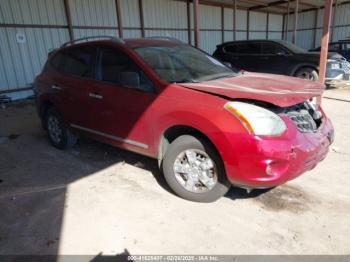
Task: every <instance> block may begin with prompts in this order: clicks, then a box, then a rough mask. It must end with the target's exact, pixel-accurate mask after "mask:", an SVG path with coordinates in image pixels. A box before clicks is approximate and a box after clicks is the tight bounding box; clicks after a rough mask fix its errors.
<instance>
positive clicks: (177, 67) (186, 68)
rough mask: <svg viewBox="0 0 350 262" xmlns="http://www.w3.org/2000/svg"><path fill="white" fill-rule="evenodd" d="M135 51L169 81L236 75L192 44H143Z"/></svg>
mask: <svg viewBox="0 0 350 262" xmlns="http://www.w3.org/2000/svg"><path fill="white" fill-rule="evenodd" d="M135 51H136V52H137V53H138V54H139V55H140V56H141V58H143V60H144V61H145V62H146V63H147V64H148V65H149V66H150V67H151V68H152V69H153V70H154V71H155V72H156V73H157V74H158V76H159V77H160V78H161V79H163V80H164V81H167V82H169V83H173V82H177V83H184V82H200V81H208V80H214V79H218V78H223V77H232V76H235V75H236V73H235V72H234V71H233V70H232V69H230V68H228V67H226V66H225V65H224V64H222V63H221V62H220V61H218V60H216V59H215V58H213V57H211V56H210V55H208V54H206V53H204V52H202V51H200V50H198V49H196V48H193V47H191V46H186V45H174V46H143V47H137V48H135Z"/></svg>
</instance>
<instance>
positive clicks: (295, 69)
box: [291, 63, 319, 76]
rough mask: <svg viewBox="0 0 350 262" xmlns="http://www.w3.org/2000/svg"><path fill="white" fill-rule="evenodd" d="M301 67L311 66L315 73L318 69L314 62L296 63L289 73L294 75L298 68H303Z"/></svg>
mask: <svg viewBox="0 0 350 262" xmlns="http://www.w3.org/2000/svg"><path fill="white" fill-rule="evenodd" d="M303 68H312V69H315V70H316V72H317V74H318V71H319V68H318V66H317V65H315V64H309V63H304V64H298V65H296V66H295V67H294V68H293V70H292V73H291V75H292V76H295V74H296V73H297V72H298V71H299V70H300V69H303Z"/></svg>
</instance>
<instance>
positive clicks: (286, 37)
mask: <svg viewBox="0 0 350 262" xmlns="http://www.w3.org/2000/svg"><path fill="white" fill-rule="evenodd" d="M289 9H290V1H288V4H287V14H286V32H285V36H284V40H288V35H289Z"/></svg>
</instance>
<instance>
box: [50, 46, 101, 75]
mask: <svg viewBox="0 0 350 262" xmlns="http://www.w3.org/2000/svg"><path fill="white" fill-rule="evenodd" d="M95 58H96V49H95V48H94V47H92V46H82V47H76V48H69V49H67V50H63V51H61V52H60V53H58V54H57V55H56V56H55V57H54V58H53V60H52V65H53V66H54V67H55V68H56V69H57V70H58V71H60V72H62V73H65V74H69V75H74V76H78V77H83V78H94V64H95Z"/></svg>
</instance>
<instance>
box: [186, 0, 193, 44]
mask: <svg viewBox="0 0 350 262" xmlns="http://www.w3.org/2000/svg"><path fill="white" fill-rule="evenodd" d="M186 5H187V38H188V44H189V45H191V44H192V34H191V10H190V8H191V7H190V0H187V1H186Z"/></svg>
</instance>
